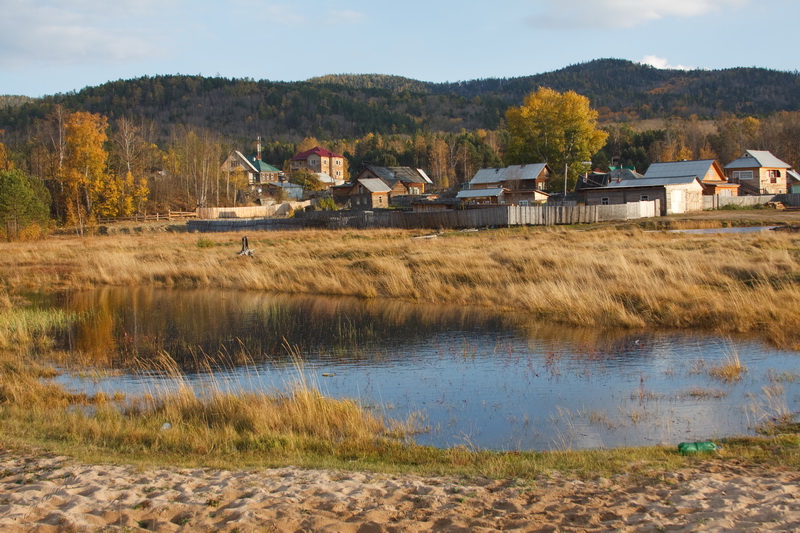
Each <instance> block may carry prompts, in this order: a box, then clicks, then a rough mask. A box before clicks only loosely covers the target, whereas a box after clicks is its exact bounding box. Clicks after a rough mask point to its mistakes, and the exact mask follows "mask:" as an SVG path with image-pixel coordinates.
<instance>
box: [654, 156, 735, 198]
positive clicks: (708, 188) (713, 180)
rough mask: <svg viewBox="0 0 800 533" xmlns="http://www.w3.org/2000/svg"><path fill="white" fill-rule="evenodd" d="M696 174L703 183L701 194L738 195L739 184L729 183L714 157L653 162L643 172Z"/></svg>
mask: <svg viewBox="0 0 800 533" xmlns="http://www.w3.org/2000/svg"><path fill="white" fill-rule="evenodd" d="M681 176H697V178H698V179H699V180H700V183H702V184H703V194H705V195H707V196H711V195H717V196H738V195H739V185H738V184H736V183H731V182H730V181H729V180H728V178H727V176H725V173H724V172H723V170H722V167H721V166H720V165H719V163H717V162H716V161H715V160H714V159H699V160H695V161H669V162H664V163H653V164H651V165H650V167H649V168H648V169H647V172H645V173H644V177H645V178H673V177H681Z"/></svg>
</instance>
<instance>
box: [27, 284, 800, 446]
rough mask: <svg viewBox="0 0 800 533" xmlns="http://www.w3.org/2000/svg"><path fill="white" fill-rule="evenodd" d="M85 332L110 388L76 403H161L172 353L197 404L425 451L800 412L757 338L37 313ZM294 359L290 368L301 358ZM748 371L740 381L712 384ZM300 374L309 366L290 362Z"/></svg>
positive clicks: (149, 296)
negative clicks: (277, 410) (299, 395)
mask: <svg viewBox="0 0 800 533" xmlns="http://www.w3.org/2000/svg"><path fill="white" fill-rule="evenodd" d="M39 305H43V306H45V305H52V306H58V307H62V308H65V309H69V310H73V311H75V312H77V313H79V315H80V316H81V317H83V318H82V319H81V320H80V322H79V323H78V324H77V325H76V326H75V327H74V328H72V329H71V330H69V331H64V332H61V333H60V334H59V336H58V342H59V344H60V345H61V347H62V348H64V349H67V350H71V351H73V352H74V353H75V357H80V358H81V359H82V361H84V362H85V363H88V364H90V365H91V366H94V367H96V368H98V369H108V368H111V369H116V371H114V372H107V371H100V372H86V371H81V372H75V373H70V372H65V373H64V374H63V375H61V376H60V377H59V378H58V381H59V382H60V383H61V384H63V385H65V386H66V387H68V388H70V389H71V390H77V391H86V392H89V393H95V392H98V391H105V392H108V393H113V392H115V391H121V392H124V393H126V394H128V395H136V394H139V393H143V392H153V391H159V390H165V389H166V388H168V387H169V386H170V381H169V379H168V378H167V377H165V375H164V374H163V373H160V372H157V371H153V370H152V369H150V370H144V369H146V368H149V367H150V365H148V364H147V362H148V361H153V360H157V359H158V357H159V354H162V353H167V354H169V355H170V356H171V357H172V359H174V361H175V362H176V364H177V365H178V366H180V367H181V369H182V370H183V372H184V373H185V380H186V381H188V382H189V383H191V384H192V385H193V386H195V387H196V388H197V389H198V390H199V391H201V392H202V391H203V390H210V389H214V388H220V387H221V388H223V389H225V390H231V391H234V392H237V391H246V390H247V391H249V390H258V391H266V392H273V391H280V390H285V389H286V388H287V387H288V386H290V384H291V382H292V381H293V380H294V379H296V378H297V377H298V374H300V373H302V374H303V375H304V376H306V377H307V378H308V379H309V380H311V381H312V383H315V384H316V386H317V387H318V388H319V389H320V391H321V392H322V393H323V394H325V395H328V396H331V397H337V398H341V397H346V398H354V399H357V400H358V401H360V402H361V403H362V404H363V405H365V406H369V407H370V408H372V409H376V410H378V412H380V413H381V414H383V415H385V416H387V417H390V418H396V419H404V418H405V417H406V416H408V415H410V414H412V413H420V414H421V415H422V416H423V417H424V427H425V431H424V432H422V433H420V434H419V435H417V436H415V439H416V441H417V442H419V443H420V444H430V445H435V446H441V447H444V446H453V445H467V446H474V447H478V448H487V449H497V450H507V449H513V450H534V449H535V450H545V449H557V448H600V447H616V446H627V445H631V446H636V445H646V444H655V443H666V444H677V443H678V442H681V441H687V440H690V441H691V440H704V439H713V438H719V437H723V436H728V435H734V434H751V433H753V432H754V427H755V426H756V425H757V424H759V423H762V422H764V421H766V420H768V419H769V418H770V417H775V416H779V415H781V414H783V413H785V412H796V411H797V410H798V402H799V401H800V359H798V353H797V352H793V351H786V350H779V349H775V348H772V347H770V346H768V345H766V344H764V343H763V342H761V341H759V340H757V339H752V338H723V337H719V336H715V335H712V334H705V333H697V332H688V333H687V332H685V331H683V332H673V331H630V330H623V331H598V330H593V329H576V328H564V327H554V326H552V325H550V324H546V323H541V322H538V321H537V320H536V319H535V318H532V317H528V316H526V315H525V314H513V313H495V312H492V311H491V310H487V309H470V308H465V307H444V306H442V307H437V306H432V305H414V304H408V303H401V302H393V301H384V300H371V301H364V300H355V299H343V298H326V297H308V296H295V297H288V296H276V295H270V294H265V293H261V292H255V291H219V290H168V289H151V288H144V289H102V290H96V291H87V292H72V293H67V294H60V295H57V296H56V297H53V298H52V299H48V298H45V297H41V298H40V300H39ZM292 354H294V356H293V355H292ZM736 358H738V359H739V360H740V361H741V363H742V365H744V366H745V367H746V372H744V373H743V374H741V377H740V379H738V380H734V381H729V382H728V381H725V380H724V379H723V378H722V377H721V376H720V377H718V376H717V374H718V373H719V372H718V371H719V370H720V369H721V368H722V367H723V365H724V364H725V363H726V362H728V361H730V360H733V359H736ZM297 359H301V360H302V365H297V364H296V360H297Z"/></svg>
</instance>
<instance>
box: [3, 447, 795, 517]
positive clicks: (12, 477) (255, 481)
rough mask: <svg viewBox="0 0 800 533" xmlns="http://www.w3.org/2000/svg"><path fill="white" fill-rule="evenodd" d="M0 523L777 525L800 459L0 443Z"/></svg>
mask: <svg viewBox="0 0 800 533" xmlns="http://www.w3.org/2000/svg"><path fill="white" fill-rule="evenodd" d="M0 493H2V495H3V496H2V499H0V528H2V529H3V531H8V532H17V531H19V532H22V531H106V530H109V529H110V530H123V531H127V530H133V531H136V530H140V529H142V530H152V531H212V530H213V531H230V532H232V531H239V532H244V531H331V532H332V531H337V532H371V531H375V532H379V531H495V530H516V531H563V530H568V531H608V530H616V531H663V530H670V531H731V530H736V531H747V530H752V531H756V530H757V531H788V530H796V529H798V528H800V473H799V472H797V471H794V472H792V471H789V470H787V469H784V468H781V467H761V466H752V465H743V464H741V463H739V462H738V461H731V462H730V463H729V462H725V461H724V459H709V460H698V461H697V462H696V463H695V464H694V465H692V466H691V467H689V468H682V469H679V470H676V471H673V472H660V473H653V474H652V475H648V476H636V475H632V474H621V475H615V476H611V477H608V478H599V479H595V480H591V481H582V480H578V479H574V478H571V477H569V476H566V475H563V474H559V473H553V474H551V475H548V476H540V477H539V478H537V479H535V480H534V481H531V482H526V481H521V480H518V479H505V480H492V479H485V478H476V479H463V478H458V477H448V476H442V477H429V476H420V475H414V474H399V475H397V474H381V473H367V472H345V471H336V470H302V469H299V468H295V467H284V468H275V469H247V470H220V469H212V468H177V467H159V468H155V467H140V466H133V465H109V464H96V465H91V464H84V463H80V462H76V461H74V460H72V459H70V458H67V457H65V456H56V455H49V454H38V453H37V452H26V453H23V454H16V453H14V452H9V451H0Z"/></svg>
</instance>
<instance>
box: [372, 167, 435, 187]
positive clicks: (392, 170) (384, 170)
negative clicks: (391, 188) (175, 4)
mask: <svg viewBox="0 0 800 533" xmlns="http://www.w3.org/2000/svg"><path fill="white" fill-rule="evenodd" d="M367 169H368V170H369V171H370V172H372V173H373V174H375V175H376V176H378V177H380V178H381V179H382V180H383V181H385V182H390V183H397V182H398V181H401V182H403V183H427V184H429V185H433V181H431V179H430V178H429V177H428V175H427V174H425V171H424V170H422V169H421V168H417V169H413V168H411V167H379V166H377V165H367Z"/></svg>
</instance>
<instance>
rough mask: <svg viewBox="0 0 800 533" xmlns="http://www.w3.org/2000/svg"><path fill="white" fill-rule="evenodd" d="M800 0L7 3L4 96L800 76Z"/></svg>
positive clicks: (0, 65)
mask: <svg viewBox="0 0 800 533" xmlns="http://www.w3.org/2000/svg"><path fill="white" fill-rule="evenodd" d="M798 21H800V2H798V1H797V0H495V1H474V0H459V1H456V0H403V1H392V2H386V1H381V0H378V1H376V0H335V1H334V0H305V1H302V2H296V1H295V2H292V1H290V0H224V1H214V0H192V1H191V2H190V1H188V0H0V94H7V95H8V94H12V95H26V96H33V97H38V96H43V95H50V94H56V93H65V92H69V91H79V90H81V89H83V88H84V87H89V86H97V85H100V84H102V83H105V82H107V81H114V80H119V79H131V78H138V77H141V76H155V75H168V74H200V75H203V76H222V77H226V78H252V79H256V80H261V79H266V80H271V81H298V80H307V79H309V78H311V77H314V76H322V75H325V74H391V75H397V76H404V77H408V78H413V79H416V80H421V81H431V82H445V81H451V82H452V81H465V80H474V79H483V78H513V77H519V76H528V75H532V74H540V73H543V72H549V71H553V70H558V69H560V68H564V67H566V66H569V65H572V64H576V63H582V62H586V61H591V60H593V59H601V58H618V59H628V60H631V61H636V62H639V63H647V64H651V65H653V66H656V67H658V68H683V69H723V68H731V67H764V68H770V69H776V70H783V71H792V72H794V71H797V70H800V67H798V62H800V60H799V59H798V58H800V54H797V52H796V50H795V46H797V45H796V29H797V23H798Z"/></svg>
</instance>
